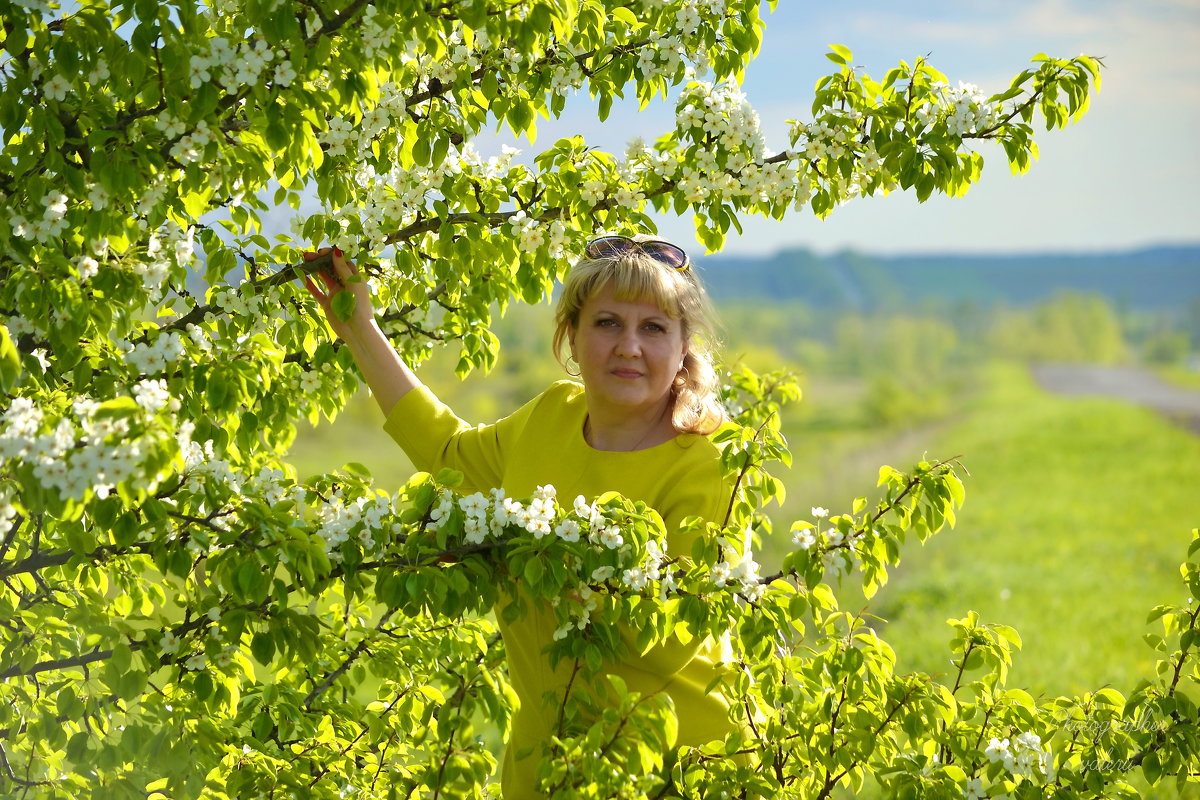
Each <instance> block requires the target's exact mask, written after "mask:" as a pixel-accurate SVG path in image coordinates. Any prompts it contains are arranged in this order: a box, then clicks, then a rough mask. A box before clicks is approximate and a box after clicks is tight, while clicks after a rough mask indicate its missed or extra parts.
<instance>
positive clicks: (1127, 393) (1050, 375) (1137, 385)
mask: <svg viewBox="0 0 1200 800" xmlns="http://www.w3.org/2000/svg"><path fill="white" fill-rule="evenodd" d="M1032 372H1033V378H1034V380H1036V381H1037V382H1038V385H1039V386H1041V387H1042V388H1043V389H1046V390H1047V391H1051V392H1054V393H1056V394H1064V395H1101V396H1104V397H1115V398H1118V399H1121V400H1127V401H1129V402H1130V403H1134V404H1136V405H1140V406H1147V407H1148V408H1152V409H1154V410H1156V411H1158V412H1159V413H1161V414H1163V415H1164V416H1165V417H1167V418H1169V419H1171V420H1173V421H1175V422H1177V423H1179V424H1180V425H1182V426H1183V427H1185V428H1187V429H1188V430H1191V431H1193V432H1194V433H1197V434H1200V391H1197V390H1195V389H1185V388H1183V387H1180V386H1172V385H1171V384H1169V383H1166V382H1164V381H1163V380H1162V379H1161V378H1159V377H1158V376H1157V375H1155V374H1154V373H1152V372H1150V371H1148V370H1144V369H1139V368H1138V367H1105V366H1099V365H1095V364H1041V365H1039V366H1036V367H1033V368H1032Z"/></svg>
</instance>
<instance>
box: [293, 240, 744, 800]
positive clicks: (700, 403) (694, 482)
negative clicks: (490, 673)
mask: <svg viewBox="0 0 1200 800" xmlns="http://www.w3.org/2000/svg"><path fill="white" fill-rule="evenodd" d="M325 252H328V251H324V250H323V251H319V252H317V253H306V254H305V259H306V260H312V259H313V258H316V257H317V256H318V255H321V254H323V253H325ZM333 265H334V269H335V270H336V276H333V275H329V274H327V273H321V278H322V280H323V282H324V284H325V286H324V289H321V288H318V287H317V286H316V285H315V284H314V283H313V282H312V281H311V280H310V279H307V278H306V285H307V286H308V289H309V291H310V292H311V293H312V294H313V296H314V297H315V298H316V300H317V302H318V303H319V304H320V305H321V307H322V309H323V310H324V312H325V316H326V318H327V319H328V320H329V324H330V325H331V327H332V328H333V329H334V332H335V333H337V335H338V336H339V337H341V338H342V339H343V340H344V341H345V342H346V344H347V345H348V346H349V347H350V349H351V352H352V353H353V355H354V358H355V361H356V362H357V363H358V365H359V367H360V368H361V370H362V372H363V375H364V377H365V378H366V380H367V383H368V385H369V386H370V387H371V390H372V391H373V392H374V394H375V399H376V401H377V402H378V403H379V406H380V408H381V409H382V410H383V412H384V414H386V415H387V420H386V422H385V423H384V429H385V430H386V431H387V432H388V433H389V434H390V435H391V436H392V438H393V439H395V440H396V442H397V443H398V444H399V445H400V446H401V447H402V448H403V449H404V451H405V452H406V453H407V454H408V455H409V457H410V458H411V459H412V461H413V463H414V464H415V465H417V467H418V468H420V469H423V470H427V471H430V472H436V471H437V470H438V469H441V468H443V467H451V468H454V469H456V470H459V471H461V472H462V473H463V474H464V481H463V484H462V486H461V487H460V489H461V490H462V491H465V492H468V493H469V492H475V491H484V492H486V491H487V490H489V489H491V488H494V487H500V488H502V489H504V490H505V492H506V493H507V494H508V495H509V496H511V497H526V496H529V495H531V494H533V492H534V490H535V489H536V488H537V487H538V486H541V485H545V484H552V485H553V486H555V487H556V489H557V492H558V495H559V496H560V497H566V498H570V497H575V496H576V495H583V496H584V497H586V498H589V499H590V498H593V497H595V496H597V495H599V494H602V493H603V492H606V491H617V492H620V493H621V494H623V495H625V496H626V497H628V498H630V499H632V500H642V501H644V502H646V503H647V504H648V505H649V506H651V507H652V508H654V509H656V510H657V511H658V512H659V514H661V515H662V517H663V520H664V522H665V523H666V527H667V530H668V531H672V530H676V529H677V528H678V526H679V523H680V522H681V521H682V520H683V519H684V518H685V517H689V516H700V517H703V518H704V519H706V520H711V521H715V522H718V523H719V522H722V521H723V519H724V514H725V510H726V508H727V507H728V504H729V493H730V491H731V485H730V483H729V482H728V481H726V480H725V479H724V478H723V477H722V471H721V466H720V456H719V452H718V450H717V447H716V446H715V445H714V444H713V442H712V441H711V440H710V439H709V434H711V433H713V432H714V431H715V430H716V429H717V428H718V427H719V426H720V425H721V424H722V423H723V422H724V411H723V409H722V407H721V405H720V403H719V402H718V400H717V397H716V383H717V382H716V376H715V373H714V371H713V368H712V363H711V360H710V356H709V353H708V349H707V346H708V343H709V340H710V338H711V326H710V322H709V319H710V318H709V314H708V308H709V306H708V300H707V297H706V295H705V292H704V289H703V287H702V286H701V285H700V283H699V281H698V279H697V277H696V275H695V272H694V271H693V270H692V269H690V262H689V260H688V257H687V254H686V253H685V252H684V251H683V250H682V249H680V248H679V247H676V246H675V245H673V244H671V243H669V242H665V241H662V240H659V239H654V238H650V237H645V236H639V237H637V238H633V239H631V238H628V237H623V236H602V237H600V238H598V239H594V240H593V241H591V242H589V243H588V245H587V248H586V251H585V256H584V258H583V259H581V260H580V261H579V262H578V263H577V264H575V266H574V267H573V268H572V269H571V272H570V274H569V275H568V277H567V280H566V283H565V285H564V287H563V292H562V296H561V298H560V300H559V303H558V308H557V311H556V314H555V331H554V347H555V354H556V356H557V357H558V358H559V359H560V361H561V360H562V354H563V352H564V351H567V352H568V353H569V356H568V357H567V358H566V363H565V365H564V366H565V367H566V369H567V371H568V373H569V374H570V375H572V376H573V377H577V378H579V380H580V381H581V383H578V382H575V381H560V382H557V383H555V384H553V385H552V386H550V388H549V389H547V390H546V391H545V392H543V393H542V394H541V395H539V396H538V397H536V398H534V399H533V400H531V401H530V402H529V403H527V404H526V405H525V406H524V407H522V408H521V409H520V410H518V411H517V412H516V413H514V414H512V415H511V416H509V417H506V418H505V419H502V420H500V421H499V422H497V423H495V424H493V425H483V426H479V427H471V426H469V425H467V424H466V423H465V422H463V421H462V420H460V419H458V418H457V417H456V416H454V414H453V412H451V411H450V409H449V408H447V407H446V406H445V405H443V404H442V403H441V402H440V401H438V399H437V398H436V397H434V395H433V394H432V393H431V392H430V391H429V390H428V389H427V388H426V387H424V386H422V385H421V384H420V382H419V381H418V379H417V378H416V376H415V375H413V373H412V371H411V370H410V369H409V368H408V366H407V365H405V364H404V362H403V361H402V360H401V359H400V357H399V356H398V355H397V353H396V352H395V351H394V350H393V349H392V347H391V346H390V345H389V344H388V341H387V339H386V338H385V337H384V335H383V333H382V332H381V331H380V329H379V327H378V325H377V324H376V323H375V320H374V312H373V309H372V307H371V302H370V296H369V294H368V292H367V289H366V285H365V283H362V282H355V283H348V284H347V283H344V282H345V281H346V279H347V278H349V277H350V275H352V274H354V272H355V269H354V267H353V265H351V264H350V263H348V262H347V261H346V260H345V259H344V258H343V257H342V254H341V253H340V252H339V251H334V253H333ZM346 290H348V291H352V292H354V294H355V299H356V303H355V311H354V314H353V316H352V317H351V319H349V320H347V321H345V322H342V321H340V320H338V319H337V317H336V315H334V313H333V311H332V305H331V304H332V298H333V295H334V294H336V293H337V292H338V291H346ZM667 548H668V551H669V552H670V553H671V554H673V555H687V554H688V553H690V549H691V541H689V540H687V539H686V537H682V536H680V535H675V536H673V537H670V538H669V539H668V542H667ZM518 594H519V592H518ZM514 601H515V602H518V603H519V604H520V605H523V606H524V607H525V613H524V614H522V615H520V616H517V617H516V618H515V619H514V620H512V621H506V619H505V617H506V615H505V614H504V613H503V612H504V606H507V605H509V604H511V603H513V602H514ZM497 610H498V612H499V613H497V618H498V619H499V620H500V623H499V624H500V631H501V634H502V635H503V637H504V642H505V648H506V650H507V652H508V658H509V674H510V678H511V681H512V685H513V688H514V689H515V691H516V693H517V696H518V697H519V698H520V701H521V703H520V709H519V711H518V712H517V715H516V717H515V718H514V720H513V726H512V732H511V736H510V741H509V746H508V749H507V752H506V754H505V761H504V767H503V773H502V786H503V793H504V797H505V798H506V800H518V799H519V798H536V797H539V795H538V794H537V793H536V791H535V789H534V784H535V780H534V778H535V775H536V770H537V763H538V760H539V758H540V750H541V746H542V744H543V743H545V742H547V741H548V740H549V737H550V736H551V735H552V733H553V732H554V731H555V727H554V726H555V725H556V723H557V709H558V708H559V706H560V705H561V701H562V697H563V695H564V693H565V691H566V690H567V688H568V686H569V685H570V682H571V677H572V674H573V673H574V671H575V668H576V665H574V664H572V663H570V662H566V661H562V662H559V663H558V664H557V665H555V666H554V667H551V664H550V661H549V659H548V658H547V656H546V654H545V652H544V650H545V648H546V646H547V645H548V644H550V642H551V641H552V640H553V638H554V632H555V629H556V622H555V618H554V613H553V611H552V609H550V608H548V607H544V606H541V605H538V604H533V603H528V602H522V601H520V598H518V597H507V598H505V599H504V600H503V601H502V603H501V608H499V609H497ZM629 641H632V639H630V640H629ZM637 652H638V650H637V648H634V647H631V648H630V653H631V655H630V656H629V657H627V658H626V659H624V660H623V661H622V662H620V663H613V664H609V665H606V671H608V672H610V673H612V674H616V675H619V676H620V677H621V678H622V679H623V680H624V681H625V683H626V685H627V686H628V688H629V689H630V690H632V691H636V692H641V693H643V694H644V695H645V694H652V693H655V692H666V693H667V694H668V695H670V696H671V698H672V699H673V701H674V707H675V711H676V714H677V716H678V717H679V725H678V730H679V731H680V735H679V741H678V744H681V745H682V744H687V745H699V744H703V743H704V742H708V741H711V740H713V739H720V738H722V737H724V735H725V734H726V733H727V732H728V731H729V730H730V729H731V724H730V722H729V720H728V714H727V705H726V702H725V700H724V699H723V698H722V697H721V696H720V695H719V694H716V693H710V694H706V693H705V689H706V688H707V687H708V685H709V684H710V682H711V681H712V679H713V678H714V677H715V676H716V674H717V670H718V662H717V659H716V657H715V652H714V648H713V647H712V645H711V642H700V641H693V642H691V643H690V644H686V645H685V644H683V643H682V642H679V641H678V640H673V641H671V642H668V643H666V644H663V645H661V646H658V647H655V648H653V649H651V650H650V651H649V652H647V653H645V654H643V655H637Z"/></svg>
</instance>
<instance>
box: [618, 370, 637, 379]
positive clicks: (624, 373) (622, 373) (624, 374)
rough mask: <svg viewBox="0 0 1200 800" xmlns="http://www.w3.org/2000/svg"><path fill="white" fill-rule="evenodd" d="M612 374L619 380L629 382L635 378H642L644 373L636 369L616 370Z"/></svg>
mask: <svg viewBox="0 0 1200 800" xmlns="http://www.w3.org/2000/svg"><path fill="white" fill-rule="evenodd" d="M612 374H613V375H616V376H617V377H618V378H626V379H627V380H633V379H634V378H640V377H642V373H640V372H638V371H637V370H636V369H614V370H613V371H612Z"/></svg>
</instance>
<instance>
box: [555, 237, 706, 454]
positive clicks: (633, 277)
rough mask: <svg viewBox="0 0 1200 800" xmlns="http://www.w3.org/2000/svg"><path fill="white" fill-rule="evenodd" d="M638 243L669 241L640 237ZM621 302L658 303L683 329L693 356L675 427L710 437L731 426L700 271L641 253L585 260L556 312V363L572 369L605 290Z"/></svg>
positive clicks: (681, 386)
mask: <svg viewBox="0 0 1200 800" xmlns="http://www.w3.org/2000/svg"><path fill="white" fill-rule="evenodd" d="M632 238H633V239H634V240H635V241H638V242H645V241H663V240H660V239H657V238H656V237H653V236H646V235H638V236H634V237H632ZM610 284H611V285H612V287H613V295H614V296H615V297H616V298H617V299H618V300H623V301H628V300H633V301H647V302H652V303H654V304H655V305H657V306H658V307H659V308H661V309H662V310H663V311H665V312H666V313H667V314H668V315H669V316H670V317H671V318H672V319H677V320H679V321H680V323H681V324H682V326H683V340H684V341H685V342H686V343H687V354H686V355H685V356H684V359H683V367H682V368H681V369H680V370H679V372H678V373H677V374H676V375H675V380H674V382H673V383H672V384H671V423H672V425H674V427H675V430H677V431H679V432H680V433H699V434H703V435H708V434H710V433H712V432H713V431H715V430H716V429H717V428H718V427H720V426H721V424H722V423H723V422H724V421H725V408H724V407H723V406H722V405H721V401H720V399H719V397H718V395H717V389H718V381H717V373H716V370H715V369H714V368H713V351H714V349H715V347H716V331H715V315H714V314H713V310H712V303H711V302H710V301H709V299H708V293H707V292H705V291H704V286H702V285H701V283H700V280H699V278H698V277H697V275H696V273H695V270H694V269H693V268H692V267H688V268H687V269H685V270H674V269H671V268H670V267H669V266H666V265H664V264H662V263H660V262H658V261H656V260H655V259H653V258H651V257H650V256H648V255H647V254H646V253H644V252H642V251H641V250H640V249H638V248H634V249H632V250H630V251H629V252H628V253H625V254H624V255H622V256H620V257H619V258H588V257H586V256H585V257H584V258H582V259H580V260H579V261H578V262H576V264H575V265H574V266H573V267H571V271H570V272H569V273H567V278H566V280H565V281H564V282H563V290H562V294H561V295H560V296H559V298H558V308H557V309H556V310H555V312H554V340H553V347H554V357H555V358H557V359H558V363H560V364H562V365H563V368H564V369H565V368H566V361H565V357H564V355H563V352H564V350H565V349H568V348H566V347H565V345H567V343H568V342H569V341H570V336H571V332H572V331H574V330H575V329H576V328H577V327H578V325H579V311H580V309H581V308H583V305H584V304H585V303H586V302H587V301H588V300H590V299H591V298H592V297H594V296H595V295H596V294H597V293H598V292H599V291H600V290H601V289H603V288H604V287H605V286H608V285H610ZM568 355H569V349H568Z"/></svg>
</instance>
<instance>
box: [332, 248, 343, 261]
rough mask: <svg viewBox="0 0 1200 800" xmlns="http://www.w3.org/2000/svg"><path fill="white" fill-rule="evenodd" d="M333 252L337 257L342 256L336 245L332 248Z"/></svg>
mask: <svg viewBox="0 0 1200 800" xmlns="http://www.w3.org/2000/svg"><path fill="white" fill-rule="evenodd" d="M333 254H334V255H335V256H337V257H338V258H341V257H342V251H341V250H339V249H338V248H336V247H335V248H333Z"/></svg>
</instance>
